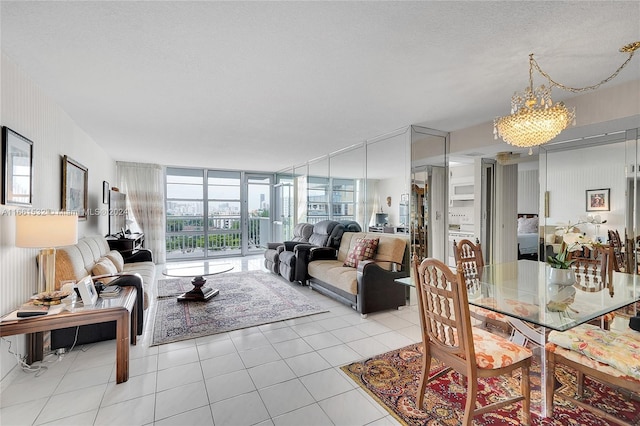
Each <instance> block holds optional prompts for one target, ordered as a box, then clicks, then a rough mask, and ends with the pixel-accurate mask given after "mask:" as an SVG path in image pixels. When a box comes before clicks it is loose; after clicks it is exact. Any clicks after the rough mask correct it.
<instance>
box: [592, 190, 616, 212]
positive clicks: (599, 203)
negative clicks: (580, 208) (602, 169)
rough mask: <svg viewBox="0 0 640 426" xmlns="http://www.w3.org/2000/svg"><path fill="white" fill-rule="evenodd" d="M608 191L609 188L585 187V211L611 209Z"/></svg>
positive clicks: (606, 210) (605, 210)
mask: <svg viewBox="0 0 640 426" xmlns="http://www.w3.org/2000/svg"><path fill="white" fill-rule="evenodd" d="M610 191H611V189H610V188H606V189H587V211H588V212H608V211H609V210H610V209H611V207H610V206H609V192H610Z"/></svg>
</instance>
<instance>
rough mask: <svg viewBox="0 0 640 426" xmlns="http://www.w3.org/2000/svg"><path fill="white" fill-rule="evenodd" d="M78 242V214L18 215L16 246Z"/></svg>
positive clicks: (44, 246)
mask: <svg viewBox="0 0 640 426" xmlns="http://www.w3.org/2000/svg"><path fill="white" fill-rule="evenodd" d="M77 242H78V216H76V215H75V214H68V213H65V214H42V215H35V214H34V215H22V216H16V246H18V247H35V248H50V247H61V246H68V245H71V244H75V243H77Z"/></svg>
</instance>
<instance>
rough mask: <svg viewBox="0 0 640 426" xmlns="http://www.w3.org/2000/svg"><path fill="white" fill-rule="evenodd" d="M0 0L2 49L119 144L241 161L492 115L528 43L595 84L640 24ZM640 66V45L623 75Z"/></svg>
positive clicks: (577, 15) (540, 6)
mask: <svg viewBox="0 0 640 426" xmlns="http://www.w3.org/2000/svg"><path fill="white" fill-rule="evenodd" d="M0 7H1V9H0V13H1V16H0V17H1V37H2V39H1V42H2V51H3V52H4V53H5V54H6V55H7V56H8V57H9V58H10V59H11V60H12V61H14V62H15V63H17V64H18V65H19V66H20V67H21V68H22V69H23V70H24V71H25V72H26V73H27V74H28V75H30V76H31V78H32V79H33V80H34V81H35V82H36V83H37V84H38V85H39V86H40V87H41V88H42V89H43V90H44V92H46V93H47V94H48V95H49V96H51V97H52V98H53V99H54V100H55V101H56V102H57V103H58V104H59V105H60V106H61V107H62V108H63V109H64V110H65V111H66V112H67V113H68V114H69V115H70V116H71V118H72V119H73V120H74V121H75V122H76V123H77V124H78V125H79V126H80V127H81V128H83V129H84V130H85V131H86V132H87V133H88V134H89V135H90V136H91V137H92V138H93V139H94V140H95V141H96V142H97V143H98V144H99V145H101V146H102V147H104V148H105V150H107V152H108V153H109V154H110V155H111V156H112V157H113V158H115V159H116V160H128V161H144V162H153V163H160V164H165V165H189V166H204V167H212V168H228V169H245V170H269V171H276V170H280V169H283V168H285V167H287V166H291V165H294V164H301V163H303V162H305V161H307V160H309V159H312V158H315V157H318V156H321V155H324V154H327V153H329V152H332V151H335V150H338V149H340V148H343V147H345V146H348V145H352V144H354V143H358V142H361V141H363V140H365V139H368V138H372V137H375V136H377V135H380V134H383V133H387V132H389V131H392V130H394V129H398V128H400V127H403V126H407V125H409V124H422V125H424V126H426V127H429V128H433V129H438V130H442V131H453V130H457V129H461V128H466V127H469V126H472V125H476V124H479V123H483V122H487V121H491V120H492V119H493V118H494V117H495V116H498V115H504V114H507V113H508V112H509V108H510V104H509V101H510V97H511V95H512V94H513V92H514V91H516V90H519V91H520V90H522V89H524V87H525V86H526V85H527V83H528V54H529V53H535V54H536V58H537V60H538V62H539V63H540V65H541V66H542V67H543V69H544V70H546V71H547V72H549V73H550V74H551V75H552V77H553V78H554V79H555V80H557V81H560V82H564V83H566V84H568V85H571V86H586V85H589V84H593V83H595V82H598V81H600V80H601V79H602V78H604V77H605V76H608V75H609V74H611V73H612V72H613V71H614V70H615V68H616V67H617V66H618V65H620V64H621V63H622V62H623V60H624V59H625V56H624V55H623V54H621V53H619V52H618V49H619V48H620V47H621V46H623V45H625V44H627V43H629V42H632V41H636V40H640V2H638V1H637V0H634V1H628V2H624V1H614V2H610V1H596V2H584V1H578V2H560V1H552V2H539V1H530V2H483V1H470V2H462V1H456V2H454V1H449V2H213V1H199V2H184V1H178V2H171V1H162V2H160V1H139V2H107V1H104V2H81V1H74V2H71V1H67V2H26V1H17V2H13V1H4V0H3V1H2V2H1V6H0ZM637 79H640V60H638V59H637V58H636V59H634V62H633V63H632V64H631V65H630V66H629V67H627V68H626V69H625V70H624V71H623V72H622V73H621V74H620V75H619V77H618V78H617V79H616V82H617V83H621V82H624V81H629V80H637ZM541 83H543V81H537V84H541ZM612 84H614V83H612ZM568 96H570V94H567V93H566V92H561V91H557V90H556V91H554V99H555V100H562V99H565V98H567V97H568ZM556 98H557V99H556Z"/></svg>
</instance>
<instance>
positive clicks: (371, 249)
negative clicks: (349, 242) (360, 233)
mask: <svg viewBox="0 0 640 426" xmlns="http://www.w3.org/2000/svg"><path fill="white" fill-rule="evenodd" d="M379 241H380V240H379V239H378V238H371V239H368V238H358V239H356V245H355V246H353V248H352V249H351V250H349V253H348V254H347V259H346V260H345V261H344V265H343V266H350V267H352V268H357V267H358V262H360V261H361V260H368V259H373V257H374V256H375V255H376V251H377V250H378V242H379Z"/></svg>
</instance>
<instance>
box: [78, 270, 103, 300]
mask: <svg viewBox="0 0 640 426" xmlns="http://www.w3.org/2000/svg"><path fill="white" fill-rule="evenodd" d="M76 287H78V291H79V292H80V297H82V303H83V304H84V305H85V306H90V305H95V303H96V301H97V300H98V292H97V291H96V286H95V285H93V280H92V279H91V276H90V275H87V276H86V277H84V278H83V279H81V280H80V281H78V283H77V284H76Z"/></svg>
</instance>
